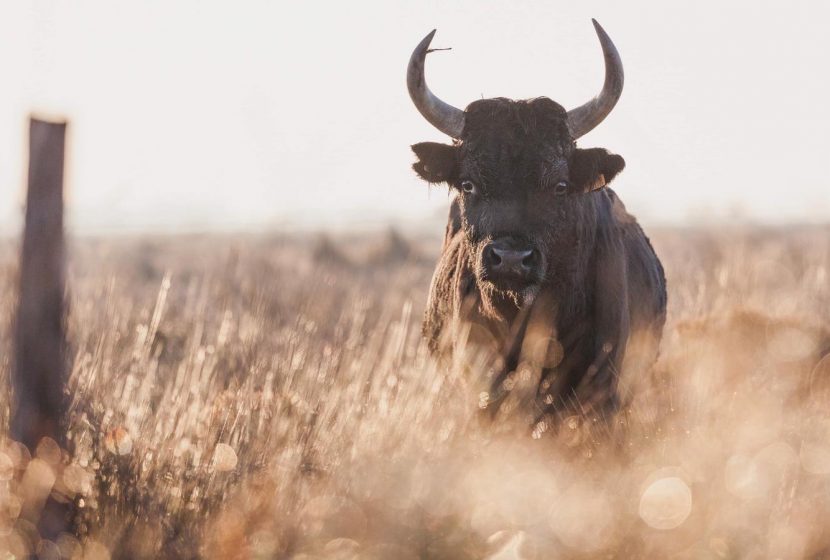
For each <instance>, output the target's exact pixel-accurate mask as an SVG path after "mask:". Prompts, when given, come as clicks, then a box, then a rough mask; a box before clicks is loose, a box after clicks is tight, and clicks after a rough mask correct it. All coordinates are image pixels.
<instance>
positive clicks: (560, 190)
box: [553, 181, 571, 195]
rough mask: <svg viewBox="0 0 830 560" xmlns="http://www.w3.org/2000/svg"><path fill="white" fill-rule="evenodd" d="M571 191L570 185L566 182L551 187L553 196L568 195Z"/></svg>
mask: <svg viewBox="0 0 830 560" xmlns="http://www.w3.org/2000/svg"><path fill="white" fill-rule="evenodd" d="M570 190H571V184H570V183H569V182H568V181H559V182H558V183H556V184H555V185H554V186H553V194H555V195H562V194H568V193H569V192H570Z"/></svg>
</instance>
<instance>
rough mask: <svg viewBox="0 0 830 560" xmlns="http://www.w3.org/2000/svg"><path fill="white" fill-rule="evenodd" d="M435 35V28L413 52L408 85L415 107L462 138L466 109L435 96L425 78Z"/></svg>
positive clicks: (407, 75)
mask: <svg viewBox="0 0 830 560" xmlns="http://www.w3.org/2000/svg"><path fill="white" fill-rule="evenodd" d="M434 35H435V29H433V30H432V32H431V33H430V34H429V35H427V36H426V37H424V39H423V40H422V41H421V42H420V43H419V44H418V46H417V47H415V50H414V51H413V52H412V56H411V57H410V59H409V67H408V68H407V69H406V87H407V88H408V89H409V97H411V98H412V102H413V103H415V107H417V108H418V111H420V113H421V114H422V115H423V116H424V118H425V119H426V120H428V121H429V123H430V124H431V125H432V126H434V127H435V128H437V129H438V130H440V131H441V132H443V133H444V134H446V135H447V136H450V137H452V138H461V133H462V132H464V111H462V110H461V109H458V108H456V107H453V106H452V105H449V104H448V103H444V102H443V101H441V100H440V99H438V98H437V97H435V95H433V93H432V92H431V91H429V88H428V87H427V82H426V79H425V78H424V61H425V60H426V56H427V53H428V52H429V44H430V43H431V42H432V37H433V36H434Z"/></svg>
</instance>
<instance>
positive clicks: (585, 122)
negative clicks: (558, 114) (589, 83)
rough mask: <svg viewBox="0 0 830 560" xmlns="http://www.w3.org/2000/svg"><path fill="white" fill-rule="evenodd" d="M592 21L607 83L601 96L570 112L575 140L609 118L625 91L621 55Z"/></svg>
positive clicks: (569, 119)
mask: <svg viewBox="0 0 830 560" xmlns="http://www.w3.org/2000/svg"><path fill="white" fill-rule="evenodd" d="M591 21H592V22H594V29H596V31H597V37H599V42H600V45H602V54H603V55H604V56H605V83H604V84H603V85H602V91H601V92H599V95H597V96H596V97H594V98H593V99H591V100H590V101H588V102H587V103H585V104H584V105H580V106H579V107H577V108H575V109H571V110H570V111H568V128H569V129H570V131H571V136H573V138H574V140H576V139H577V138H579V137H580V136H584V135H585V134H587V133H588V132H590V131H591V130H593V129H594V127H596V126H597V125H598V124H599V123H601V122H602V121H603V120H604V119H605V117H607V116H608V114H609V113H610V112H611V109H613V108H614V105H616V104H617V100H619V98H620V95H621V94H622V89H623V81H624V75H623V66H622V60H620V53H618V52H617V47H615V46H614V43H613V42H611V38H610V37H609V36H608V34H607V33H606V32H605V30H604V29H603V28H602V26H601V25H600V24H598V23H597V20H595V19H592V20H591Z"/></svg>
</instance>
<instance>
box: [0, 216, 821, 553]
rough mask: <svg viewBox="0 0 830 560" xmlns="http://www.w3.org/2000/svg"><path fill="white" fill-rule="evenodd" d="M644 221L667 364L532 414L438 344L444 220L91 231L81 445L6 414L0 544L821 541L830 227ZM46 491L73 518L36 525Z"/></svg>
mask: <svg viewBox="0 0 830 560" xmlns="http://www.w3.org/2000/svg"><path fill="white" fill-rule="evenodd" d="M653 241H654V244H655V247H656V249H657V251H658V254H659V255H660V256H661V258H662V260H663V262H664V264H665V267H666V271H667V276H668V281H669V321H668V324H667V328H666V331H665V336H664V341H663V346H662V351H661V354H662V355H661V358H660V361H659V363H658V365H657V367H656V370H655V373H654V375H653V376H652V377H650V378H648V379H643V380H640V381H639V382H638V383H635V384H634V395H633V400H632V406H631V408H630V410H628V411H627V413H626V414H622V415H620V416H619V418H617V419H614V420H613V421H609V422H608V425H605V426H585V425H584V423H582V422H580V421H579V420H578V419H576V418H573V419H571V420H569V421H568V422H566V423H565V425H563V426H561V427H560V429H558V430H549V431H548V432H546V433H544V434H541V437H538V436H539V435H540V434H539V433H538V432H537V433H535V436H537V437H534V435H533V434H532V433H531V430H530V429H528V430H526V431H521V432H519V433H516V432H513V431H511V432H507V431H505V430H501V429H499V427H498V426H488V425H486V424H485V423H484V422H482V421H481V419H480V415H479V414H478V392H479V387H478V386H477V385H476V383H475V382H474V380H471V379H469V377H467V376H464V375H460V374H458V373H457V372H452V371H444V370H442V369H441V368H439V367H438V366H437V365H436V364H434V363H433V362H432V360H431V359H430V357H429V356H428V354H427V352H426V351H425V349H424V347H423V346H422V345H421V342H420V317H421V313H422V310H423V306H424V303H425V301H426V296H427V289H428V286H429V280H430V277H431V274H432V267H433V264H434V262H435V258H437V249H438V247H439V246H440V239H420V240H412V239H404V238H402V237H400V236H398V235H391V234H390V235H388V236H368V235H363V236H361V235H356V234H355V235H351V236H346V237H342V238H337V239H331V238H319V237H314V236H312V237H310V238H304V239H299V238H291V237H278V236H276V237H231V236H226V237H187V238H145V239H121V240H97V239H85V240H79V241H76V242H74V243H73V245H72V246H71V247H70V263H69V269H70V270H69V272H70V273H69V282H70V298H69V299H70V306H71V307H70V315H69V331H70V342H71V347H72V374H71V386H70V391H71V398H72V407H71V410H72V413H71V418H70V426H71V432H70V447H71V449H70V451H71V455H70V454H69V453H67V452H66V451H63V452H62V451H61V450H60V449H59V448H57V447H56V446H55V445H54V443H53V442H50V441H45V442H43V443H42V444H41V446H40V447H39V448H38V450H37V451H36V453H35V454H34V455H35V456H34V457H31V456H30V455H29V453H28V452H27V451H26V450H25V449H23V448H21V446H19V445H18V444H15V443H14V442H11V441H8V440H5V442H4V443H3V445H2V452H0V551H6V552H5V553H6V556H2V552H0V558H1V557H9V558H11V557H18V558H19V557H22V556H25V555H26V554H27V553H37V554H39V555H40V557H42V558H62V557H63V558H89V559H92V558H109V557H112V558H191V557H204V558H297V559H299V558H305V559H310V558H319V559H323V558H326V559H348V558H361V559H369V558H372V559H408V558H430V559H438V558H442V559H464V558H471V559H472V558H492V559H499V560H508V559H527V560H531V559H533V560H536V559H539V560H541V559H550V558H689V559H691V558H695V559H699V558H712V559H715V558H759V559H760V558H816V559H818V558H830V357H825V358H824V359H822V357H823V356H825V354H826V353H827V352H828V351H830V335H828V331H827V328H828V327H830V321H828V311H830V287H829V285H828V280H830V277H829V276H828V275H830V230H828V229H826V228H803V229H788V230H764V229H758V228H755V229H753V228H735V229H728V230H727V229H721V230H718V231H704V230H665V231H658V232H656V234H654V235H653ZM16 250H17V248H16V246H15V245H14V244H13V243H11V242H3V243H2V244H0V287H2V292H0V293H2V295H0V328H1V329H2V330H0V344H2V352H0V376H2V380H3V382H4V383H5V382H6V381H7V379H8V376H9V359H10V356H9V352H10V348H11V341H10V320H11V313H12V310H13V307H14V301H13V299H12V297H13V294H14V288H15V282H16V263H15V261H16ZM3 395H4V396H3V401H2V403H0V404H2V411H3V414H2V427H3V430H4V432H5V427H6V425H7V416H8V413H7V408H8V403H7V402H6V400H5V399H6V396H5V391H4V393H3ZM604 433H605V434H611V435H610V436H608V435H605V436H603V434H604ZM50 493H51V495H53V496H55V497H57V498H59V499H61V500H72V501H73V502H74V503H75V504H76V506H77V508H78V511H79V515H78V520H77V534H76V535H75V536H70V535H68V534H67V535H63V536H62V537H61V538H59V539H57V541H56V542H51V541H45V540H42V539H40V538H39V537H38V536H37V531H36V530H35V528H34V526H33V524H32V522H31V520H32V519H34V518H35V517H36V514H37V511H36V510H37V504H38V503H39V501H42V500H43V499H44V497H45V496H46V495H49V494H50Z"/></svg>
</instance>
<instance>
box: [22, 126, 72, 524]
mask: <svg viewBox="0 0 830 560" xmlns="http://www.w3.org/2000/svg"><path fill="white" fill-rule="evenodd" d="M65 136H66V124H65V123H50V122H44V121H40V120H37V119H32V120H31V122H30V125H29V181H28V182H29V184H28V192H27V194H26V222H25V225H24V228H23V243H22V250H21V254H20V287H19V293H18V307H17V315H16V317H15V325H14V327H15V341H14V346H15V347H14V363H13V368H12V376H11V384H12V387H11V389H12V401H11V421H10V426H9V428H10V435H11V437H12V438H13V439H15V440H17V441H19V442H21V443H23V444H25V445H26V446H27V447H28V448H29V449H30V450H31V451H32V452H33V453H34V452H35V450H36V448H37V445H38V443H39V442H40V441H41V439H42V438H45V437H48V438H52V439H53V440H55V441H56V442H57V443H58V444H59V445H60V447H61V448H63V449H65V448H66V443H67V442H66V436H65V433H64V427H65V426H64V423H65V422H66V410H67V402H68V401H67V398H66V394H65V392H64V387H65V383H66V377H67V367H66V366H67V364H66V352H67V351H66V337H65V333H64V328H65V313H64V282H65V278H64V275H65V272H64V270H65V268H64V266H65V265H64V240H63V162H64V145H65ZM52 449H54V448H52ZM52 455H53V456H54V453H52ZM52 468H53V469H59V468H60V467H59V465H52ZM28 471H29V469H28V468H27V473H26V475H24V477H23V478H24V481H23V486H24V489H23V491H24V494H25V493H26V492H27V475H28V474H29V472H28ZM36 472H37V471H33V473H32V476H31V477H30V480H29V486H32V485H33V486H34V487H37V486H38V484H39V482H38V481H36V480H35V479H36V478H37V477H36ZM59 472H60V471H58V472H57V473H59ZM57 473H55V474H57ZM41 476H43V473H42V472H41ZM32 483H33V484H32ZM47 484H48V483H47ZM50 486H51V485H50ZM45 490H49V488H45ZM41 493H42V491H41V492H35V493H31V492H29V494H31V495H26V497H25V500H24V504H23V512H22V513H21V515H22V516H25V517H28V518H29V521H31V522H32V523H35V524H36V526H37V528H38V532H39V533H40V535H41V537H43V538H46V539H55V538H57V536H58V535H59V534H60V533H62V532H64V531H68V530H71V526H72V510H73V508H72V504H71V503H68V502H65V501H64V502H59V501H56V500H55V499H53V498H52V497H51V495H50V494H46V495H41Z"/></svg>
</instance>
